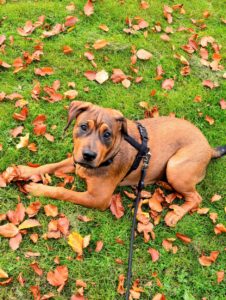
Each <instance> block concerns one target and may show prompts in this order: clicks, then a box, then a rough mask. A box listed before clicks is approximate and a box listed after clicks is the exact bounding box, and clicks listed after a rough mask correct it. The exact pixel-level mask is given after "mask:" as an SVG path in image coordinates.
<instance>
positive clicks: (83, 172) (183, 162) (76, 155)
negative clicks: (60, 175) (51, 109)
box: [18, 101, 226, 226]
mask: <svg viewBox="0 0 226 300" xmlns="http://www.w3.org/2000/svg"><path fill="white" fill-rule="evenodd" d="M75 118H76V124H75V126H74V130H73V140H74V151H73V157H71V158H68V159H65V160H63V161H61V162H59V163H54V164H47V165H43V166H40V167H38V168H31V167H27V166H19V167H18V168H19V171H20V173H21V177H23V178H25V179H26V178H30V177H31V176H32V175H37V174H39V175H40V174H45V173H48V174H52V173H54V172H56V171H63V172H65V173H66V172H68V173H70V172H74V171H75V172H76V174H78V175H79V176H80V177H82V178H83V179H85V180H86V183H87V191H85V192H76V191H72V190H67V189H65V188H62V187H52V186H47V185H42V184H37V183H30V184H27V185H26V186H25V188H26V190H27V191H28V192H29V193H31V194H33V195H35V196H46V197H50V198H54V199H59V200H64V201H70V202H73V203H75V204H80V205H83V206H85V207H91V208H97V209H100V210H105V209H107V208H108V207H109V206H110V202H111V196H112V194H113V192H114V190H115V188H116V186H117V185H121V186H125V185H137V183H138V181H139V179H140V172H141V168H142V163H140V165H139V167H138V168H137V169H136V170H135V171H133V172H131V173H130V174H129V175H128V176H126V177H125V175H126V174H127V172H128V170H129V169H130V167H131V165H132V164H133V161H134V158H135V156H136V153H137V150H136V149H135V148H133V147H132V146H131V145H130V144H129V143H127V141H125V140H124V137H123V135H124V133H128V134H129V135H130V136H132V137H133V138H134V139H136V140H137V141H138V142H139V143H140V142H141V138H140V134H139V131H138V128H137V125H136V123H135V122H133V121H130V120H128V119H125V118H124V117H123V115H122V114H121V113H120V112H119V111H116V110H112V109H108V108H101V107H99V106H96V105H93V104H91V103H88V102H80V101H74V102H72V104H71V106H70V108H69V118H68V126H69V125H70V123H71V122H72V121H73V119H75ZM140 123H141V124H142V125H143V126H144V127H145V128H146V130H147V132H148V135H149V140H148V146H149V148H150V150H151V153H152V158H151V161H150V163H149V166H148V169H147V175H146V177H145V184H153V183H154V182H155V181H157V180H160V179H161V178H162V177H163V176H164V175H166V177H167V180H168V182H169V183H170V185H171V186H172V187H173V188H174V189H175V190H176V191H177V192H178V193H180V194H182V195H183V196H184V198H185V203H184V204H182V205H181V206H180V207H178V209H177V210H174V211H170V212H168V213H167V215H166V217H165V222H166V224H167V225H169V226H175V225H176V223H177V222H178V220H180V219H181V218H182V217H183V216H184V215H185V214H186V213H187V212H189V211H190V210H192V209H194V208H197V207H198V206H199V204H200V202H201V201H202V198H201V196H200V195H199V194H198V192H197V191H196V184H198V183H199V182H200V181H201V180H202V179H203V178H204V176H205V172H206V167H207V165H208V163H209V162H210V160H211V158H216V157H220V156H222V155H223V154H225V153H226V146H223V147H218V148H216V149H212V148H211V147H210V145H209V144H208V141H207V140H206V138H205V137H204V136H203V134H202V133H201V131H200V130H199V129H198V128H196V127H195V126H194V125H192V124H191V123H189V122H188V121H185V120H181V119H177V118H170V117H159V118H153V119H145V120H141V121H140ZM68 126H67V127H68ZM111 158H112V163H110V164H109V165H107V166H105V165H104V162H106V161H108V160H109V159H111Z"/></svg>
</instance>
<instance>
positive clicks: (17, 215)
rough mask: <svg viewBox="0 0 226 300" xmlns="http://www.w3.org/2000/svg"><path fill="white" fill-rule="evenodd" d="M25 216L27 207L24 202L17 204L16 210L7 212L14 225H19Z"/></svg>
mask: <svg viewBox="0 0 226 300" xmlns="http://www.w3.org/2000/svg"><path fill="white" fill-rule="evenodd" d="M24 217H25V207H24V206H23V204H22V203H18V204H17V206H16V209H15V211H14V210H9V211H8V212H7V218H8V220H9V221H10V222H11V223H13V224H14V225H19V224H20V223H21V222H22V221H23V219H24Z"/></svg>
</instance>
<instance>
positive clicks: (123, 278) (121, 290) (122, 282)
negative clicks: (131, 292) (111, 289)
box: [117, 274, 125, 295]
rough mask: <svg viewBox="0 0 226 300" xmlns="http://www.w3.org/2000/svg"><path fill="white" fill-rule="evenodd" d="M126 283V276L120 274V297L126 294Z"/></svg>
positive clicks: (118, 290) (118, 288) (118, 289)
mask: <svg viewBox="0 0 226 300" xmlns="http://www.w3.org/2000/svg"><path fill="white" fill-rule="evenodd" d="M124 282H125V276H124V275H123V274H120V275H119V277H118V287H117V292H118V293H119V294H120V295H123V294H125V289H124Z"/></svg>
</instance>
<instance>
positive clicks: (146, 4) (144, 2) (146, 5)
mask: <svg viewBox="0 0 226 300" xmlns="http://www.w3.org/2000/svg"><path fill="white" fill-rule="evenodd" d="M140 8H141V9H148V8H149V4H148V2H146V1H144V0H142V1H141V2H140Z"/></svg>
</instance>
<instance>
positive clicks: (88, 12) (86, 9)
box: [83, 0, 94, 17]
mask: <svg viewBox="0 0 226 300" xmlns="http://www.w3.org/2000/svg"><path fill="white" fill-rule="evenodd" d="M83 10H84V13H85V15H86V16H88V17H89V16H91V15H92V14H93V13H94V7H93V3H92V0H88V1H87V2H86V4H85V6H84V9H83Z"/></svg>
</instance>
